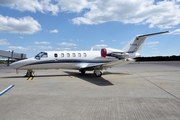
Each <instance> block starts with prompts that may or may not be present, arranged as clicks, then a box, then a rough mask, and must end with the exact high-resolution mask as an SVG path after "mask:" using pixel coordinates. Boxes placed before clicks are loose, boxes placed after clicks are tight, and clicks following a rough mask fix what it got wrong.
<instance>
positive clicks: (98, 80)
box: [1, 71, 130, 86]
mask: <svg viewBox="0 0 180 120" xmlns="http://www.w3.org/2000/svg"><path fill="white" fill-rule="evenodd" d="M63 72H64V73H66V74H60V75H35V76H34V77H35V78H36V77H37V78H40V77H42V78H43V77H61V76H74V77H77V78H80V79H81V80H84V81H87V82H90V83H92V84H95V85H98V86H111V85H114V84H113V83H111V82H110V81H108V80H106V79H104V78H103V77H95V76H94V74H92V73H86V74H84V75H82V74H81V73H78V72H70V71H63ZM109 74H112V75H130V74H128V73H112V72H108V71H106V72H104V73H103V75H109ZM1 78H26V77H24V76H7V77H1Z"/></svg>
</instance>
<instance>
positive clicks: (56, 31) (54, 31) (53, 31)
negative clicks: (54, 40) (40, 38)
mask: <svg viewBox="0 0 180 120" xmlns="http://www.w3.org/2000/svg"><path fill="white" fill-rule="evenodd" d="M50 33H58V30H56V29H54V30H50Z"/></svg>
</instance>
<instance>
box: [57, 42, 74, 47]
mask: <svg viewBox="0 0 180 120" xmlns="http://www.w3.org/2000/svg"><path fill="white" fill-rule="evenodd" d="M58 45H59V46H62V47H76V46H77V45H76V44H74V43H67V42H62V43H59V44H58Z"/></svg>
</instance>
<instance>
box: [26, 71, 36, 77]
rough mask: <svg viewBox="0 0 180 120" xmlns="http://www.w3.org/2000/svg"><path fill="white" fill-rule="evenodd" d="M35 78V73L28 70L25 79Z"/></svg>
mask: <svg viewBox="0 0 180 120" xmlns="http://www.w3.org/2000/svg"><path fill="white" fill-rule="evenodd" d="M33 76H34V71H32V70H27V73H26V75H25V76H24V77H33Z"/></svg>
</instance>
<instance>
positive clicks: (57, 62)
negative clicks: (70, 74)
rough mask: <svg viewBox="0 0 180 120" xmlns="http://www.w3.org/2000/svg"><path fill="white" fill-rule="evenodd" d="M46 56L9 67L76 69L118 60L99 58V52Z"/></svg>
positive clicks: (19, 62) (59, 52) (48, 54)
mask: <svg viewBox="0 0 180 120" xmlns="http://www.w3.org/2000/svg"><path fill="white" fill-rule="evenodd" d="M45 53H47V56H46V55H45V56H42V57H41V58H40V59H39V58H37V56H35V57H34V58H29V59H25V60H21V61H17V62H15V63H12V64H11V65H10V66H11V67H12V68H14V69H19V70H36V69H60V68H62V69H76V70H79V69H81V68H85V67H88V66H95V65H99V64H104V63H108V62H112V61H118V60H119V59H117V58H114V57H106V58H104V57H101V53H100V51H47V52H45Z"/></svg>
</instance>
